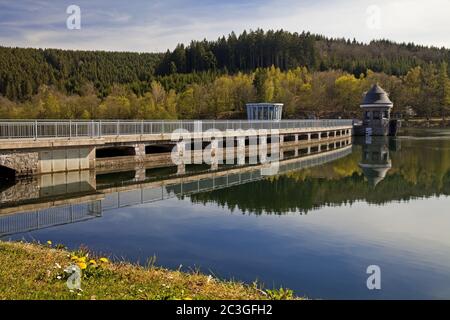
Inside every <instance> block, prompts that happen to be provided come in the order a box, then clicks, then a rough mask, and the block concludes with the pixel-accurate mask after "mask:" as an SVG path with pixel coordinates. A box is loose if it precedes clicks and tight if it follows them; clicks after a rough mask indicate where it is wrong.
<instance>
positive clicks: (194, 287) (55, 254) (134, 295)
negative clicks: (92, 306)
mask: <svg viewBox="0 0 450 320" xmlns="http://www.w3.org/2000/svg"><path fill="white" fill-rule="evenodd" d="M82 257H85V258H86V269H84V270H83V275H82V279H81V290H77V289H75V290H69V288H68V287H67V285H66V280H67V278H68V277H69V274H68V273H66V272H65V271H64V269H65V268H67V267H68V266H70V265H73V264H79V265H80V266H82V267H85V265H83V259H84V258H82ZM76 258H78V260H77V259H76ZM99 258H100V257H94V256H92V254H90V253H88V252H87V251H86V250H79V251H77V252H69V251H66V250H64V249H62V248H54V247H52V246H51V245H39V244H30V243H22V242H0V300H2V299H8V300H9V299H38V300H41V299H95V300H100V299H113V300H115V299H120V300H127V299H150V300H173V299H186V300H190V299H194V300H196V299H208V300H210V299H211V300H222V299H230V300H243V299H245V300H266V299H295V297H294V296H293V293H292V291H291V290H286V289H280V290H267V291H265V290H263V289H262V288H261V287H259V286H258V285H256V284H253V285H246V284H243V283H240V282H235V281H224V280H219V279H215V278H213V277H211V276H207V275H203V274H200V273H198V272H191V273H184V272H180V271H171V270H167V269H163V268H158V267H155V266H153V265H152V264H149V266H148V267H141V266H136V265H132V264H129V263H124V262H120V263H111V262H101V261H100V259H99ZM91 259H92V260H95V263H94V262H91V263H89V261H90V260H91Z"/></svg>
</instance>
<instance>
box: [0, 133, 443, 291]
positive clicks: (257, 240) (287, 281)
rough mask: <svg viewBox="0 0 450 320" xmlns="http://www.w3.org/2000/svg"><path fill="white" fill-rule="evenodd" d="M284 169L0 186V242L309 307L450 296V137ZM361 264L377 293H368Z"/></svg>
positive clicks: (384, 142) (409, 137)
mask: <svg viewBox="0 0 450 320" xmlns="http://www.w3.org/2000/svg"><path fill="white" fill-rule="evenodd" d="M286 159H288V160H285V161H286V163H285V164H283V161H282V162H281V165H280V173H279V174H278V175H275V176H270V177H265V176H261V175H260V174H259V171H260V170H259V169H258V168H254V169H253V170H250V169H251V167H250V169H249V168H248V167H244V168H242V167H239V168H234V167H231V168H229V167H225V166H223V167H221V168H219V170H218V171H217V172H211V171H209V169H208V167H204V166H197V167H194V166H192V168H189V170H186V174H185V177H179V176H177V173H176V168H175V170H174V169H173V168H162V169H152V170H146V171H145V170H144V175H145V179H144V180H143V181H136V176H137V174H136V172H133V171H131V172H128V171H127V172H119V173H108V174H98V173H97V174H95V173H92V172H88V173H77V174H78V177H81V178H80V179H79V181H78V182H77V183H67V180H64V179H63V180H64V181H66V183H64V182H61V181H59V180H58V179H56V178H55V177H54V176H51V177H41V178H39V179H41V180H42V181H41V180H38V181H36V180H35V179H30V180H29V181H19V182H16V183H7V182H5V181H3V182H1V183H0V239H1V240H21V239H25V240H27V241H40V242H46V241H47V240H51V241H52V242H53V243H62V244H64V245H66V246H67V247H69V248H71V249H75V248H78V247H79V246H81V245H83V246H86V247H88V248H90V249H91V250H93V251H95V252H99V253H103V254H107V255H109V256H111V257H112V258H113V259H117V260H126V261H130V262H135V263H141V264H146V263H147V261H148V259H149V258H152V257H156V265H159V266H163V267H167V268H172V269H177V268H179V267H180V266H181V268H182V269H183V270H191V269H200V270H201V271H202V272H205V273H210V274H212V275H214V276H216V277H219V278H226V279H230V278H233V279H236V280H241V281H245V282H247V283H252V282H253V281H255V280H258V281H259V282H260V283H263V284H264V285H265V287H266V288H272V287H280V286H283V287H287V288H290V289H293V290H294V292H295V293H296V294H297V295H299V296H307V297H309V298H320V299H340V298H345V299H347V298H348V299H365V298H368V299H380V298H387V299H416V298H424V299H437V298H447V299H448V298H450V197H449V195H450V131H448V130H438V129H436V130H410V131H409V132H408V131H405V132H402V133H401V134H400V136H399V137H397V138H395V139H380V138H371V139H370V138H369V139H364V138H363V139H362V140H355V141H353V144H352V145H350V146H347V147H343V148H340V149H337V150H330V151H329V152H324V153H323V154H318V155H317V156H316V157H314V158H312V159H307V157H306V158H305V159H303V160H302V157H299V158H295V157H290V158H288V157H286ZM297 160H298V161H297ZM140 175H142V173H141V174H140ZM45 179H47V182H46V183H45V187H42V186H43V180H45ZM52 179H53V180H52ZM48 181H50V182H48ZM58 181H59V182H58ZM92 181H94V182H92ZM371 265H376V266H379V267H380V270H381V289H380V290H369V289H368V288H367V285H366V281H367V278H368V277H369V274H367V273H366V270H367V267H368V266H371Z"/></svg>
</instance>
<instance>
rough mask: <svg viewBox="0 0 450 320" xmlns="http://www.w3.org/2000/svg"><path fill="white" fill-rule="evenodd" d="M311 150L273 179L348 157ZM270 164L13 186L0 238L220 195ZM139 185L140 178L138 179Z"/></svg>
mask: <svg viewBox="0 0 450 320" xmlns="http://www.w3.org/2000/svg"><path fill="white" fill-rule="evenodd" d="M313 149H314V148H312V152H311V150H309V151H310V153H309V154H308V153H306V154H304V155H303V156H301V157H298V155H300V154H302V152H300V151H301V150H300V149H297V150H296V152H295V155H296V156H297V157H292V158H287V157H286V156H285V157H284V159H283V160H280V161H279V165H278V167H277V174H283V173H287V172H290V171H296V170H301V169H305V168H310V167H314V166H319V165H322V164H325V163H328V162H332V161H334V160H337V159H339V158H342V157H345V156H347V155H349V154H350V153H351V152H352V146H351V140H349V139H347V140H345V143H339V144H334V145H333V146H327V147H326V148H322V149H321V148H320V147H319V149H318V150H313ZM271 165H273V164H264V165H261V164H260V165H253V166H242V167H231V168H230V167H226V168H225V169H223V170H208V171H206V172H200V173H193V174H190V175H189V174H188V175H182V176H180V175H177V174H175V175H171V176H166V177H163V178H161V179H160V180H155V179H150V180H151V181H147V180H145V179H144V180H141V181H139V180H138V179H133V180H132V181H128V182H121V183H116V184H106V185H97V183H96V175H95V173H93V172H92V171H91V172H89V171H88V172H80V173H78V174H74V173H71V174H70V176H69V175H67V174H66V175H65V176H64V175H62V174H57V175H55V174H54V175H51V176H48V175H47V176H42V177H40V178H34V179H32V180H29V181H19V183H17V184H16V185H14V186H11V187H10V188H7V189H6V190H3V191H2V192H0V236H6V235H11V234H16V233H22V232H29V231H33V230H38V229H42V228H48V227H52V226H58V225H62V224H70V223H75V222H82V221H86V220H89V219H93V218H97V217H101V215H102V212H104V211H107V210H112V209H116V208H121V207H126V206H133V205H139V204H144V203H151V202H155V201H161V200H165V199H170V198H174V197H181V196H185V195H191V194H195V193H200V192H207V191H212V190H218V189H224V188H228V187H232V186H236V185H240V184H245V183H249V182H253V181H258V180H261V179H265V178H267V176H266V175H264V174H263V173H264V172H265V171H264V170H267V169H268V167H270V166H271ZM141 179H142V178H141Z"/></svg>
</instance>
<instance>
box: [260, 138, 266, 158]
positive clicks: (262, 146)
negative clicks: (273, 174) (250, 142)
mask: <svg viewBox="0 0 450 320" xmlns="http://www.w3.org/2000/svg"><path fill="white" fill-rule="evenodd" d="M259 161H260V163H265V162H266V161H267V136H260V137H259Z"/></svg>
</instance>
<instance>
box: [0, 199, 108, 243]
mask: <svg viewBox="0 0 450 320" xmlns="http://www.w3.org/2000/svg"><path fill="white" fill-rule="evenodd" d="M101 206H102V203H101V201H94V202H88V203H81V204H71V205H66V206H57V207H50V208H47V209H41V210H35V211H28V212H20V213H15V214H12V215H5V216H0V236H6V235H11V234H15V233H22V232H29V231H33V230H39V229H44V228H49V227H54V226H58V225H63V224H69V223H75V222H81V221H86V220H89V219H94V218H97V217H100V216H101V214H102V210H101Z"/></svg>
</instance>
